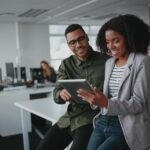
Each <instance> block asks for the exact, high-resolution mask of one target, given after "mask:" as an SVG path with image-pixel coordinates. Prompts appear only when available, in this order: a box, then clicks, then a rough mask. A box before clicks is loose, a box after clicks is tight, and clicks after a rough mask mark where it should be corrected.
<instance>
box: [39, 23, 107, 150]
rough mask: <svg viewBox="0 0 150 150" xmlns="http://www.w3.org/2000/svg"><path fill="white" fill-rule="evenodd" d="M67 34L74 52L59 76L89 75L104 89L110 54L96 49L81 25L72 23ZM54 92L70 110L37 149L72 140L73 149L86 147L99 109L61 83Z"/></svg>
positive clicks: (54, 148) (55, 148)
mask: <svg viewBox="0 0 150 150" xmlns="http://www.w3.org/2000/svg"><path fill="white" fill-rule="evenodd" d="M65 37H66V40H67V43H68V46H69V48H70V50H71V51H72V52H73V53H74V55H72V56H70V57H68V58H66V59H65V60H63V62H62V63H61V65H60V67H59V72H58V79H81V78H82V79H83V78H85V79H87V80H88V82H89V83H90V84H92V85H93V86H96V87H97V88H98V89H102V87H103V81H104V68H105V61H106V60H107V58H109V57H108V56H107V55H106V54H100V53H98V52H96V51H93V49H92V48H91V46H90V45H89V39H88V36H87V34H86V33H85V31H84V30H83V28H82V27H81V26H80V25H78V24H72V25H70V26H68V27H67V29H66V31H65ZM70 86H71V85H70ZM53 93H54V100H55V102H56V103H58V104H64V103H69V105H68V109H67V111H66V113H65V114H64V115H63V116H62V117H61V118H60V119H59V120H58V122H57V123H56V124H55V125H54V126H52V128H51V129H50V130H49V131H48V133H47V134H46V136H45V138H44V139H43V140H42V142H41V143H40V145H39V147H38V149H37V150H64V149H65V148H66V147H67V146H68V145H69V144H70V143H71V142H72V144H71V148H70V149H71V150H86V147H87V144H88V141H89V137H90V135H91V132H92V130H93V126H92V119H93V117H94V116H95V115H96V114H97V113H98V110H93V109H92V108H91V106H90V105H89V104H79V103H76V102H75V101H74V100H73V99H72V98H71V95H70V94H69V93H68V91H67V90H66V89H63V88H62V87H61V86H60V85H59V84H58V83H57V85H56V88H55V89H54V92H53Z"/></svg>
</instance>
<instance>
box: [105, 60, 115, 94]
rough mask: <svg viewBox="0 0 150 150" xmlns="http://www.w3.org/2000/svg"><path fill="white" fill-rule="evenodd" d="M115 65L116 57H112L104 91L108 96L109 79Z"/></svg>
mask: <svg viewBox="0 0 150 150" xmlns="http://www.w3.org/2000/svg"><path fill="white" fill-rule="evenodd" d="M114 65H115V59H114V58H112V60H111V61H110V62H109V64H108V65H107V68H106V72H105V82H104V83H105V84H104V93H105V95H107V96H108V83H109V79H110V76H111V73H112V70H113V68H114Z"/></svg>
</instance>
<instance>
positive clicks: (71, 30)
mask: <svg viewBox="0 0 150 150" xmlns="http://www.w3.org/2000/svg"><path fill="white" fill-rule="evenodd" d="M77 29H80V30H82V31H83V32H84V33H85V31H84V29H83V28H82V26H81V25H79V24H71V25H69V26H68V27H67V28H66V30H65V37H66V36H67V34H68V33H70V32H73V31H75V30H77Z"/></svg>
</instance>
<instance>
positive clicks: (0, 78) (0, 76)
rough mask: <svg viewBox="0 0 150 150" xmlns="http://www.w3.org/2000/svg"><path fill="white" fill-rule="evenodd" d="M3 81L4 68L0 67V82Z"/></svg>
mask: <svg viewBox="0 0 150 150" xmlns="http://www.w3.org/2000/svg"><path fill="white" fill-rule="evenodd" d="M1 81H2V69H1V68H0V82H1Z"/></svg>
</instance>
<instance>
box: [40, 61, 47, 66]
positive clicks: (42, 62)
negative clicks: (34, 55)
mask: <svg viewBox="0 0 150 150" xmlns="http://www.w3.org/2000/svg"><path fill="white" fill-rule="evenodd" d="M40 64H41V65H42V64H46V65H48V66H49V63H48V62H47V61H45V60H42V61H41V62H40Z"/></svg>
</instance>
